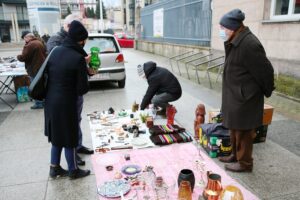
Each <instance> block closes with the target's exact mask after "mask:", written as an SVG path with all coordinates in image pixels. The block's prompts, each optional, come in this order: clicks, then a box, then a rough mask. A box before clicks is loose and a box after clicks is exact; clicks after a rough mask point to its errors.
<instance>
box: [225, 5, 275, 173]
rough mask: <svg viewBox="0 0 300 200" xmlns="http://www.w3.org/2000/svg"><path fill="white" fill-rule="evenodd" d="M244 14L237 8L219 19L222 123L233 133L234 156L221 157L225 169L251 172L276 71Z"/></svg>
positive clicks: (231, 134) (231, 136)
mask: <svg viewBox="0 0 300 200" xmlns="http://www.w3.org/2000/svg"><path fill="white" fill-rule="evenodd" d="M244 19H245V14H244V13H243V12H242V11H241V10H239V9H234V10H232V11H230V12H228V13H227V14H225V15H224V16H223V17H222V18H221V20H220V37H221V38H222V39H224V41H225V43H224V46H225V54H226V58H225V65H224V73H223V89H222V108H221V111H222V114H223V124H224V126H225V127H227V128H228V129H229V130H230V139H231V145H232V154H231V155H230V156H227V157H220V158H219V159H220V161H222V162H226V163H230V164H226V165H225V169H226V170H229V171H234V172H251V171H252V169H253V158H252V149H253V144H252V142H253V138H254V137H255V129H256V128H257V127H259V126H261V125H262V120H263V109H264V96H266V97H270V96H271V94H272V91H273V90H274V70H273V67H272V64H271V63H270V61H269V60H268V58H267V57H266V53H265V50H264V48H263V46H262V44H261V43H260V42H259V40H258V39H257V37H256V36H255V35H254V34H253V33H252V32H251V31H250V30H249V28H248V27H245V26H244V25H243V20H244Z"/></svg>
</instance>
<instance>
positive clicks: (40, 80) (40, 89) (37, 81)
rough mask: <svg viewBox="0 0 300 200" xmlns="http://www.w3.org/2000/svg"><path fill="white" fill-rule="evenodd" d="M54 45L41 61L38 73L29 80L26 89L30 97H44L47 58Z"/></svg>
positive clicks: (37, 98)
mask: <svg viewBox="0 0 300 200" xmlns="http://www.w3.org/2000/svg"><path fill="white" fill-rule="evenodd" d="M55 48H56V47H54V48H53V49H52V51H51V52H50V53H49V55H48V56H47V58H46V60H45V61H44V62H43V64H42V66H41V67H40V69H39V71H38V73H37V74H36V75H35V77H34V79H33V80H32V81H31V83H30V85H29V89H28V94H29V96H30V97H31V98H33V99H36V100H43V99H45V97H46V88H47V82H48V72H47V70H46V66H47V63H48V60H49V58H50V56H51V54H52V52H53V51H54V49H55Z"/></svg>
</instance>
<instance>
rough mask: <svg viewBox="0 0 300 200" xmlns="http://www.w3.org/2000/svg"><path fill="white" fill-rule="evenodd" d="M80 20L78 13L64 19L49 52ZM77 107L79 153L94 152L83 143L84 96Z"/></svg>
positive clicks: (58, 44) (80, 161) (80, 98)
mask: <svg viewBox="0 0 300 200" xmlns="http://www.w3.org/2000/svg"><path fill="white" fill-rule="evenodd" d="M74 20H77V21H80V20H81V19H80V17H79V16H78V15H76V14H70V15H68V16H67V17H66V18H65V20H64V25H63V27H62V28H61V30H60V32H58V33H57V34H55V35H53V36H52V37H50V38H49V40H48V42H47V51H48V53H49V52H50V51H51V50H52V49H53V48H54V47H55V46H60V45H61V44H62V43H63V41H64V39H65V38H66V37H67V36H68V30H69V26H70V24H71V23H72V22H73V21H74ZM77 107H78V124H79V129H78V146H77V153H83V154H93V153H94V152H93V150H91V149H89V148H87V147H85V146H84V145H83V144H82V130H81V127H80V124H81V119H82V118H81V112H82V108H83V97H82V96H78V99H77ZM76 157H77V163H78V164H79V165H85V161H83V160H82V159H81V158H80V156H79V155H76Z"/></svg>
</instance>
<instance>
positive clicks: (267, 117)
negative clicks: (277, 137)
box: [263, 104, 274, 125]
mask: <svg viewBox="0 0 300 200" xmlns="http://www.w3.org/2000/svg"><path fill="white" fill-rule="evenodd" d="M273 111H274V107H272V106H270V105H268V104H265V105H264V115H263V125H269V124H271V122H272V117H273Z"/></svg>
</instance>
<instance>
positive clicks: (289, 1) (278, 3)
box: [270, 0, 300, 20]
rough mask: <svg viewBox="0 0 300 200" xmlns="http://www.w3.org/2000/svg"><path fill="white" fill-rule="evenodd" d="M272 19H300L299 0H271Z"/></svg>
mask: <svg viewBox="0 0 300 200" xmlns="http://www.w3.org/2000/svg"><path fill="white" fill-rule="evenodd" d="M270 19H271V20H272V19H273V20H300V0H272V4H271V16H270Z"/></svg>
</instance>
